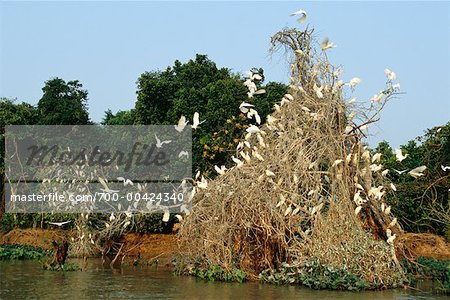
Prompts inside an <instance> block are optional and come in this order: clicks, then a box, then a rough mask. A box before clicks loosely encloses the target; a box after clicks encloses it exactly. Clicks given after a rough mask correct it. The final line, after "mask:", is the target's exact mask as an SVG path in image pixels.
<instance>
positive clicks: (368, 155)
mask: <svg viewBox="0 0 450 300" xmlns="http://www.w3.org/2000/svg"><path fill="white" fill-rule="evenodd" d="M361 158H362V159H364V160H367V161H370V151H369V150H366V151H364V152H363V154H362V155H361Z"/></svg>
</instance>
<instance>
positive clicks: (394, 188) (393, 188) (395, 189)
mask: <svg viewBox="0 0 450 300" xmlns="http://www.w3.org/2000/svg"><path fill="white" fill-rule="evenodd" d="M391 190H393V191H394V192H396V191H397V187H396V186H395V185H394V184H393V183H392V182H391Z"/></svg>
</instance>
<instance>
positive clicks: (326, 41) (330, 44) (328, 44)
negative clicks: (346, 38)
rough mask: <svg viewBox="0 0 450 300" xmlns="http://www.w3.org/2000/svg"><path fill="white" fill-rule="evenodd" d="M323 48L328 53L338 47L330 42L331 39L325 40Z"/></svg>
mask: <svg viewBox="0 0 450 300" xmlns="http://www.w3.org/2000/svg"><path fill="white" fill-rule="evenodd" d="M321 47H322V51H326V50H328V49H330V48H335V47H336V45H335V44H334V43H333V42H330V39H329V38H324V39H323V41H322V45H321Z"/></svg>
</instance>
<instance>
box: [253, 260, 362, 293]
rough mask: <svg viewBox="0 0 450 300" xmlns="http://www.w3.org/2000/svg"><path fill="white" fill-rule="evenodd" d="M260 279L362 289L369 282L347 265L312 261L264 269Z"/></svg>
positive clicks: (344, 288)
mask: <svg viewBox="0 0 450 300" xmlns="http://www.w3.org/2000/svg"><path fill="white" fill-rule="evenodd" d="M259 276H260V279H262V280H264V281H267V282H270V283H275V284H301V285H305V286H307V287H310V288H313V289H330V290H362V289H365V288H368V287H369V285H368V283H367V282H366V281H365V280H363V279H361V278H359V277H357V276H355V275H354V274H352V273H350V272H349V271H348V270H347V269H346V267H345V266H343V267H341V268H335V267H333V266H329V265H322V264H320V263H319V262H317V261H310V262H307V263H306V264H304V265H301V266H290V265H288V264H283V265H282V267H281V268H280V269H279V270H278V271H275V272H271V271H270V270H264V271H262V272H261V273H260V275H259Z"/></svg>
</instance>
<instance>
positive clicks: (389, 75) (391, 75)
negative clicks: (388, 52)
mask: <svg viewBox="0 0 450 300" xmlns="http://www.w3.org/2000/svg"><path fill="white" fill-rule="evenodd" d="M384 74H385V75H386V77H387V79H388V80H389V81H394V80H395V79H397V75H396V74H395V73H394V72H392V71H391V70H389V69H384Z"/></svg>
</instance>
